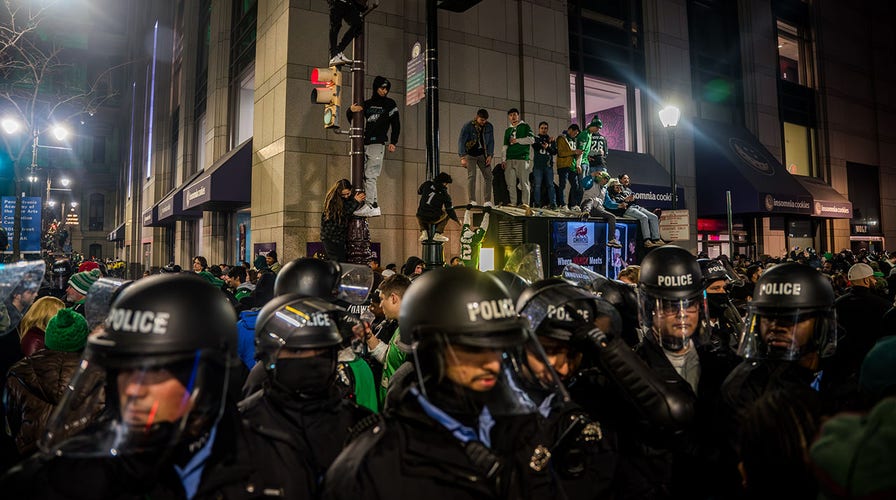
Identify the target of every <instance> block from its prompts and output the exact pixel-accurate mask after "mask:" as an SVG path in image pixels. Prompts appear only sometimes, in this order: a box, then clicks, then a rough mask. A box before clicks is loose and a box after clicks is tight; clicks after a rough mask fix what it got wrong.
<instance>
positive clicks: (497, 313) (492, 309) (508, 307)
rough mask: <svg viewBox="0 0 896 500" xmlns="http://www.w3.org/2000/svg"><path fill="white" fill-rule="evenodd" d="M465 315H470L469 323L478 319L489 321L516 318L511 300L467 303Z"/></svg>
mask: <svg viewBox="0 0 896 500" xmlns="http://www.w3.org/2000/svg"><path fill="white" fill-rule="evenodd" d="M467 314H469V315H470V321H477V320H479V319H483V320H485V321H489V320H492V319H501V318H511V317H513V316H516V310H514V308H513V300H511V299H501V300H483V301H481V302H468V303H467Z"/></svg>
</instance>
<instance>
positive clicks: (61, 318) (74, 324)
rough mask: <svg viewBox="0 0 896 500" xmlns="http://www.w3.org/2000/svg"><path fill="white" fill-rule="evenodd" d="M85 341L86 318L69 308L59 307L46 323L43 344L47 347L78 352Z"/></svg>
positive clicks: (82, 347)
mask: <svg viewBox="0 0 896 500" xmlns="http://www.w3.org/2000/svg"><path fill="white" fill-rule="evenodd" d="M86 343H87V320H86V319H84V316H81V315H80V314H78V313H76V312H75V311H73V310H71V309H60V310H59V312H57V313H56V316H53V318H52V319H50V322H49V323H47V330H46V332H45V333H44V345H46V346H47V349H52V350H54V351H64V352H79V351H81V349H84V345H85V344H86Z"/></svg>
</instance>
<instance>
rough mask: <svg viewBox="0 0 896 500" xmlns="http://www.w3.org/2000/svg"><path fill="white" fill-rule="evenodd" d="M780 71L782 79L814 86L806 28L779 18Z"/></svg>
mask: <svg viewBox="0 0 896 500" xmlns="http://www.w3.org/2000/svg"><path fill="white" fill-rule="evenodd" d="M778 71H779V75H778V76H779V77H780V78H781V79H782V80H785V81H788V82H791V83H795V84H797V85H802V86H805V87H813V86H814V82H813V79H812V69H811V52H810V50H809V40H808V38H807V37H806V35H805V33H804V30H801V29H799V28H797V27H796V26H795V25H793V24H790V23H788V22H785V21H782V20H780V19H779V20H778Z"/></svg>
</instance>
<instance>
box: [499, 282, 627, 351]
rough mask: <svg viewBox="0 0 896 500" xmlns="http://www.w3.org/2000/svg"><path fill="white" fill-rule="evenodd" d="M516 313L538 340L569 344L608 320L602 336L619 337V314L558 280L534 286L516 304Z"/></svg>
mask: <svg viewBox="0 0 896 500" xmlns="http://www.w3.org/2000/svg"><path fill="white" fill-rule="evenodd" d="M517 311H519V313H520V316H522V317H523V318H524V319H525V320H527V321H528V322H529V328H530V329H531V330H532V331H533V332H535V334H536V335H538V336H539V337H548V338H552V339H555V340H560V341H565V342H568V341H570V340H571V339H572V337H573V335H574V333H575V332H576V331H578V330H580V329H582V328H591V327H593V326H594V321H595V319H596V318H598V317H604V316H607V317H609V318H610V323H609V328H608V329H609V330H610V331H607V332H605V333H608V334H611V335H618V334H619V333H620V330H621V322H622V320H621V318H620V316H619V313H618V312H617V311H616V310H615V309H614V308H613V306H612V305H611V304H609V303H608V302H607V301H605V300H604V299H601V298H599V297H597V296H596V295H594V294H593V293H591V292H589V291H588V290H585V289H583V288H580V287H578V286H575V285H573V284H572V283H569V282H568V281H565V280H563V279H560V278H549V279H545V280H541V281H538V282H536V283H533V284H532V285H531V286H530V287H529V288H527V289H526V290H525V291H523V293H522V295H520V298H519V300H518V301H517Z"/></svg>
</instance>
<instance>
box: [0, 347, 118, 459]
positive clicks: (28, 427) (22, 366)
mask: <svg viewBox="0 0 896 500" xmlns="http://www.w3.org/2000/svg"><path fill="white" fill-rule="evenodd" d="M80 360H81V355H80V353H77V352H61V351H52V350H49V349H44V350H41V351H38V352H36V353H34V355H33V356H31V357H30V358H24V359H22V360H20V361H19V362H18V363H16V364H14V365H13V366H12V367H11V368H10V369H9V375H8V376H7V378H6V391H5V392H4V401H3V403H4V406H5V407H6V431H7V433H8V434H9V435H10V436H12V438H13V439H14V440H15V442H16V447H17V448H18V449H19V453H20V454H22V456H27V455H30V454H32V453H34V452H35V451H37V441H38V439H40V437H41V435H42V434H43V431H44V428H45V427H46V425H47V420H49V418H50V414H51V413H52V412H53V409H54V408H55V407H56V405H57V404H59V402H60V400H61V399H62V396H63V395H64V394H65V391H66V386H67V385H68V382H69V381H70V380H71V378H72V375H74V373H75V371H76V370H77V368H78V364H79V362H80ZM93 373H95V372H93ZM93 376H95V377H98V375H93ZM90 387H96V388H97V389H96V390H99V391H102V390H103V388H102V387H103V384H102V380H99V379H98V380H96V383H92V384H90ZM91 399H92V400H93V401H98V402H100V403H97V404H96V405H82V406H81V407H79V408H78V409H77V411H75V412H74V413H73V414H72V415H69V421H72V422H74V421H77V420H80V419H82V418H85V419H86V421H91V420H93V419H94V418H95V417H96V416H97V415H99V413H100V411H101V410H102V408H103V404H102V403H101V402H104V401H105V398H104V397H100V398H98V399H93V398H91ZM78 428H83V426H78Z"/></svg>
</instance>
